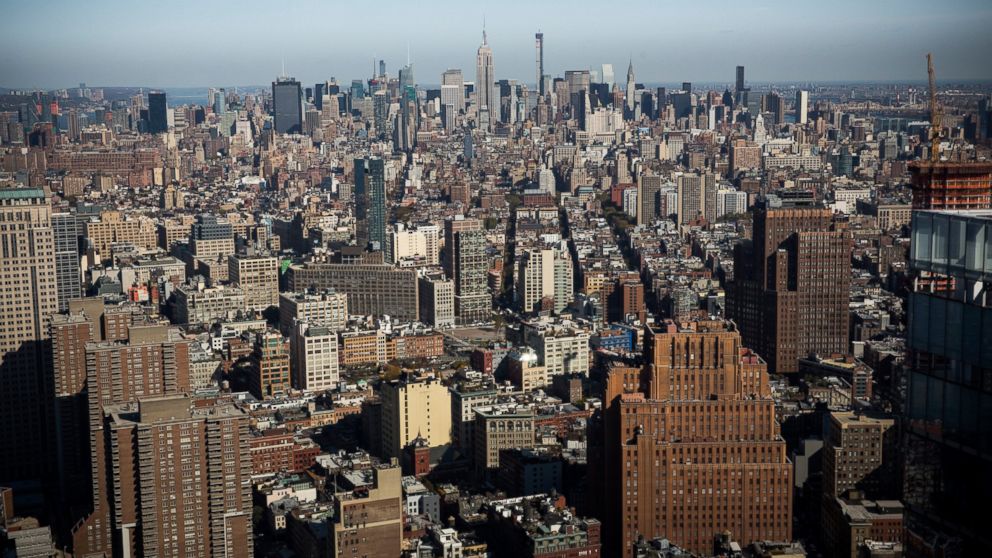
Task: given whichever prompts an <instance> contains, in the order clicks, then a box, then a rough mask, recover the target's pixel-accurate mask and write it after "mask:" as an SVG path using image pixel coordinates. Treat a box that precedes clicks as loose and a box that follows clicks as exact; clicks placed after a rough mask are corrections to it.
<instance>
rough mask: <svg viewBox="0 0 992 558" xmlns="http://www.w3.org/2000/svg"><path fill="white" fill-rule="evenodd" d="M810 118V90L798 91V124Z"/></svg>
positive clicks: (804, 122)
mask: <svg viewBox="0 0 992 558" xmlns="http://www.w3.org/2000/svg"><path fill="white" fill-rule="evenodd" d="M808 120H809V91H796V124H806V122H807V121H808Z"/></svg>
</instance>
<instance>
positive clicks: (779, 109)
mask: <svg viewBox="0 0 992 558" xmlns="http://www.w3.org/2000/svg"><path fill="white" fill-rule="evenodd" d="M765 110H766V111H768V112H770V113H772V114H774V115H775V121H774V124H775V125H776V126H781V125H782V124H785V99H783V98H782V96H781V95H779V94H778V93H769V94H767V95H765Z"/></svg>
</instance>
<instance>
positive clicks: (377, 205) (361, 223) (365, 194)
mask: <svg viewBox="0 0 992 558" xmlns="http://www.w3.org/2000/svg"><path fill="white" fill-rule="evenodd" d="M355 220H356V221H357V223H356V225H357V227H356V229H357V232H356V236H357V237H358V244H359V246H362V247H366V246H371V247H372V249H373V250H382V249H383V247H384V246H385V245H386V167H385V162H384V161H383V160H382V159H379V158H377V157H376V158H369V159H355Z"/></svg>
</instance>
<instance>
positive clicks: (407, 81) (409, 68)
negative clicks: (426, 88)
mask: <svg viewBox="0 0 992 558" xmlns="http://www.w3.org/2000/svg"><path fill="white" fill-rule="evenodd" d="M416 83H417V82H416V81H415V78H414V76H413V64H412V63H410V62H407V64H406V66H403V67H402V68H400V76H399V86H400V94H401V95H402V94H403V92H404V91H406V88H407V87H414V86H415V85H416Z"/></svg>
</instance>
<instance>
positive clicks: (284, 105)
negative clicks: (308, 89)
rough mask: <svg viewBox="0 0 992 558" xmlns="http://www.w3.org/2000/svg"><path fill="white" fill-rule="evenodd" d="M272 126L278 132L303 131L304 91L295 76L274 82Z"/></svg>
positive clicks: (291, 132) (293, 132)
mask: <svg viewBox="0 0 992 558" xmlns="http://www.w3.org/2000/svg"><path fill="white" fill-rule="evenodd" d="M272 126H273V128H274V129H275V132H276V133H277V134H302V133H303V92H302V90H301V89H300V82H298V81H296V80H295V79H293V78H287V77H281V78H279V79H277V80H276V81H273V82H272Z"/></svg>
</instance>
